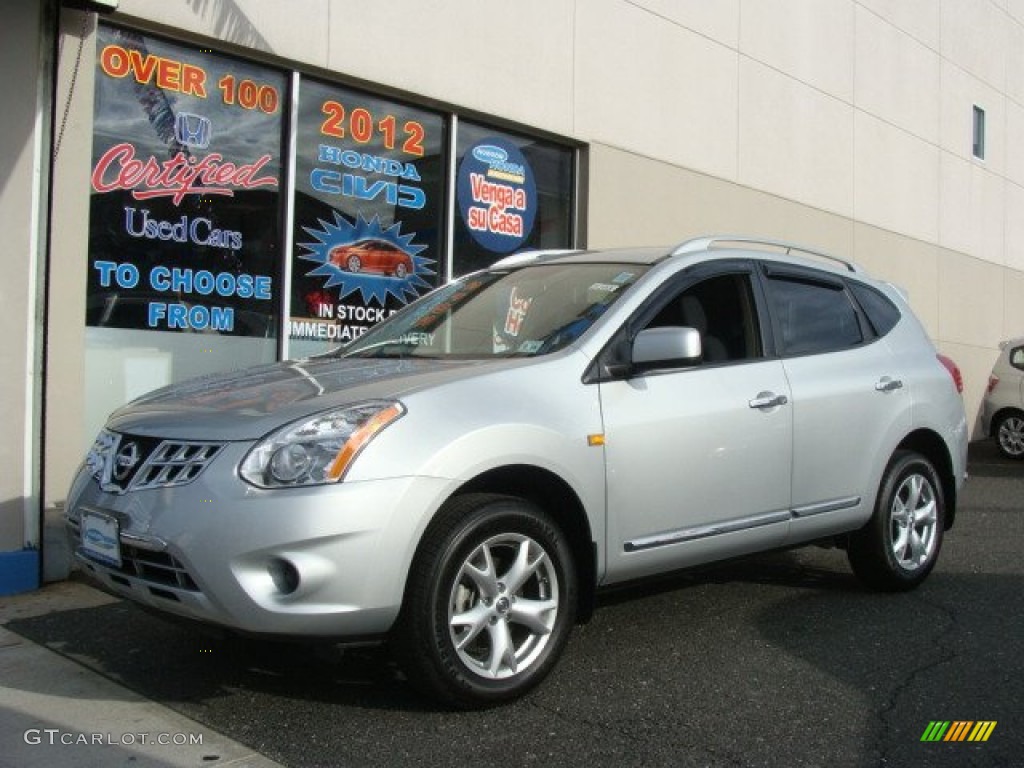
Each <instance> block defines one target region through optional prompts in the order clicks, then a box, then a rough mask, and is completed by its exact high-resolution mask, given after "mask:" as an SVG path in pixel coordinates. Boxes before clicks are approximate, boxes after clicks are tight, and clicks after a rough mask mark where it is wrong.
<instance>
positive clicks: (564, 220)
mask: <svg viewBox="0 0 1024 768" xmlns="http://www.w3.org/2000/svg"><path fill="white" fill-rule="evenodd" d="M456 152H457V154H456V157H457V163H458V166H457V173H456V201H457V214H456V216H455V231H454V233H453V240H454V257H453V275H454V276H458V275H464V274H466V273H467V272H472V271H474V270H477V269H484V268H485V267H489V266H490V265H491V264H493V263H494V262H495V261H497V260H498V259H500V258H502V257H503V256H505V255H507V254H510V253H515V252H516V251H522V250H531V249H535V248H568V247H569V246H570V244H571V243H572V217H573V210H572V200H573V162H574V157H575V153H574V152H573V150H572V149H570V148H568V147H564V146H560V145H557V144H553V143H550V142H546V141H543V140H540V139H535V138H529V137H525V136H517V135H515V134H511V133H507V132H504V131H500V130H498V129H496V128H493V127H488V126H484V125H478V124H474V123H471V122H469V121H468V120H462V121H459V127H458V134H457V136H456Z"/></svg>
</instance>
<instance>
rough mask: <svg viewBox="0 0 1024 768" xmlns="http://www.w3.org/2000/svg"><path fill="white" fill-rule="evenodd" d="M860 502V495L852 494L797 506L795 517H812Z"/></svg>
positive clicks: (854, 505) (847, 507)
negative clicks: (843, 497) (842, 497)
mask: <svg viewBox="0 0 1024 768" xmlns="http://www.w3.org/2000/svg"><path fill="white" fill-rule="evenodd" d="M858 504H860V496H850V497H848V498H845V499H833V500H832V501H822V502H819V503H817V504H808V505H807V506H806V507H797V508H796V509H794V510H793V517H812V516H814V515H823V514H825V513H826V512H837V511H839V510H840V509H850V508H851V507H856V506H857V505H858Z"/></svg>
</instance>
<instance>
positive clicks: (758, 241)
mask: <svg viewBox="0 0 1024 768" xmlns="http://www.w3.org/2000/svg"><path fill="white" fill-rule="evenodd" d="M723 243H740V244H743V245H765V246H768V247H770V248H777V249H779V250H781V251H783V252H784V253H787V254H789V253H803V254H807V255H809V256H817V257H818V258H821V259H827V260H829V261H835V262H838V263H839V264H842V265H843V266H844V267H846V268H847V269H848V270H850V271H851V272H854V273H863V271H864V270H863V269H862V268H861V267H860V266H858V265H857V264H855V263H854V262H852V261H848V260H847V259H841V258H839V257H838V256H833V255H832V254H830V253H824V252H823V251H815V250H813V249H811V248H805V247H804V246H802V245H797V244H796V243H790V242H787V241H785V240H766V239H764V238H760V237H744V236H742V235H739V236H735V235H716V236H714V237H695V238H693V239H692V240H686V241H684V242H682V243H680V244H679V245H677V246H676V247H675V248H673V249H672V252H671V253H670V254H669V255H670V256H678V255H680V254H683V253H696V252H697V251H706V250H710V249H711V248H713V247H715V246H719V247H721V244H723Z"/></svg>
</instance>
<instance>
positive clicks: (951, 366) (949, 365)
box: [935, 354, 964, 395]
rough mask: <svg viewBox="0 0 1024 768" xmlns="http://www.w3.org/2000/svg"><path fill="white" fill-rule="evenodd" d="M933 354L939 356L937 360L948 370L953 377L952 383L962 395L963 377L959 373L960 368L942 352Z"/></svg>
mask: <svg viewBox="0 0 1024 768" xmlns="http://www.w3.org/2000/svg"><path fill="white" fill-rule="evenodd" d="M935 356H936V357H937V358H939V362H940V363H942V364H943V365H944V366H945V368H946V370H947V371H949V375H950V376H952V377H953V384H955V385H956V391H957V392H959V393H960V394H961V395H962V394H963V393H964V377H963V376H961V375H960V369H959V368H957V365H956V363H954V362H953V361H952V360H951V359H950V358H948V357H946V356H945V355H943V354H936V355H935Z"/></svg>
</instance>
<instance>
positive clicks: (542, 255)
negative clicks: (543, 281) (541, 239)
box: [491, 248, 583, 269]
mask: <svg viewBox="0 0 1024 768" xmlns="http://www.w3.org/2000/svg"><path fill="white" fill-rule="evenodd" d="M582 252H583V251H580V250H578V249H573V248H546V249H543V250H529V251H518V252H516V253H513V254H512V255H511V256H506V257H504V258H503V259H498V261H496V262H494V263H493V264H491V266H492V267H497V268H498V269H504V268H505V267H517V266H519V265H520V264H526V263H528V262H531V261H541V260H542V259H550V258H553V257H555V256H564V255H565V254H567V253H582Z"/></svg>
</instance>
